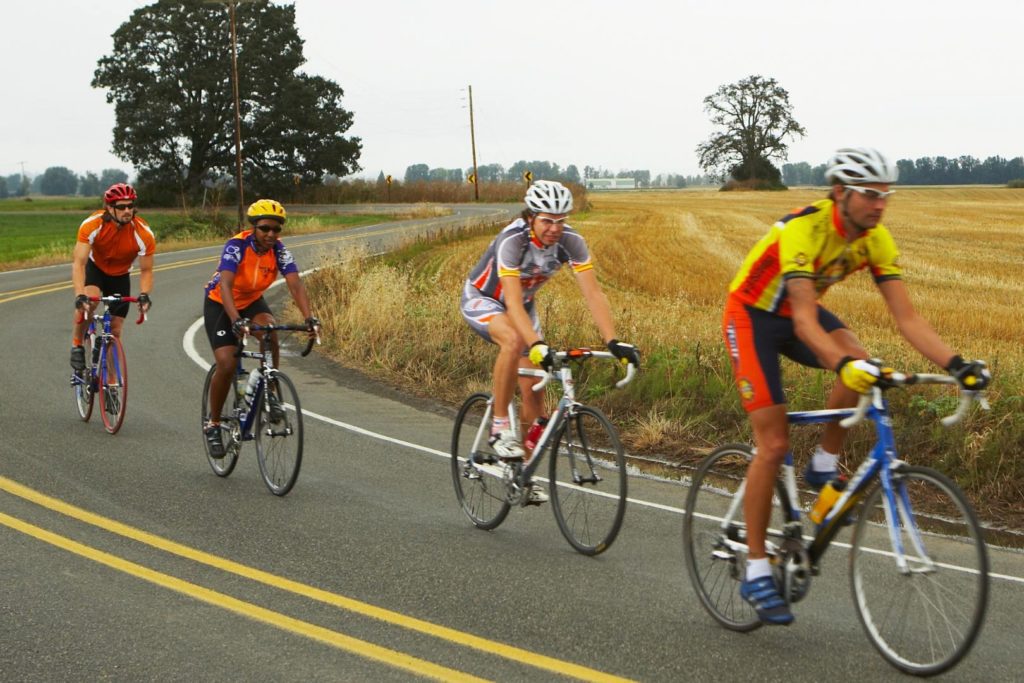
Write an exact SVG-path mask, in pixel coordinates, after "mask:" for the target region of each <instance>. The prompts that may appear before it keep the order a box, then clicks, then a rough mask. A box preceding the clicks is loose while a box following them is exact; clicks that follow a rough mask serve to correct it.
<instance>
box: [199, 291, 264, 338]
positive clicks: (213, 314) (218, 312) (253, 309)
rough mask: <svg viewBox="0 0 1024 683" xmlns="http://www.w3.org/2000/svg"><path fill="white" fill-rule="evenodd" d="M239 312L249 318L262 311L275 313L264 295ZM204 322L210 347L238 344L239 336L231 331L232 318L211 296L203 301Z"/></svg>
mask: <svg viewBox="0 0 1024 683" xmlns="http://www.w3.org/2000/svg"><path fill="white" fill-rule="evenodd" d="M238 313H239V314H240V315H241V316H242V317H243V318H248V319H249V320H252V319H253V318H255V317H256V316H257V315H258V314H260V313H268V314H270V315H273V313H271V311H270V306H269V304H267V300H266V299H264V298H263V297H262V296H261V297H260V298H259V299H256V301H253V302H252V303H251V304H249V305H248V306H247V307H245V308H243V309H242V310H241V311H239V312H238ZM203 323H204V325H205V327H206V336H207V337H209V339H210V348H213V349H219V348H220V347H222V346H235V345H237V344H238V337H236V336H235V333H234V332H232V331H231V319H230V318H229V317H228V314H227V313H226V312H225V311H224V306H223V305H222V304H220V303H218V302H216V301H214V300H213V299H211V298H209V297H207V298H206V299H204V302H203Z"/></svg>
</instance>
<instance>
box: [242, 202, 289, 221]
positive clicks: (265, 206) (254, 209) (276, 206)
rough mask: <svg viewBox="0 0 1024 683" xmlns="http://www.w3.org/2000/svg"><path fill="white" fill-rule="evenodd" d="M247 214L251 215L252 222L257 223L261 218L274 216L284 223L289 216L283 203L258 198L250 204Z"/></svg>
mask: <svg viewBox="0 0 1024 683" xmlns="http://www.w3.org/2000/svg"><path fill="white" fill-rule="evenodd" d="M246 215H247V216H248V217H249V222H250V223H256V221H258V220H259V219H261V218H273V219H274V220H276V221H280V222H281V223H284V221H285V217H286V216H287V214H286V213H285V210H284V207H283V206H281V203H280V202H275V201H274V200H273V199H257V200H256V201H254V202H253V203H252V204H250V205H249V210H248V211H247V212H246Z"/></svg>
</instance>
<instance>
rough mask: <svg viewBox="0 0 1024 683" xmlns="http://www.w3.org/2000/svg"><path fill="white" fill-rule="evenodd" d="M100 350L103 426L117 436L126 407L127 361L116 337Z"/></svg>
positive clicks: (111, 338) (110, 339)
mask: <svg viewBox="0 0 1024 683" xmlns="http://www.w3.org/2000/svg"><path fill="white" fill-rule="evenodd" d="M101 348H102V351H101V352H100V367H99V375H100V401H101V403H100V406H101V408H102V409H103V412H102V413H101V415H103V426H104V427H106V429H107V431H108V432H110V433H111V434H117V430H119V429H121V425H122V424H123V423H124V412H125V410H126V409H127V407H128V359H127V358H126V357H125V355H124V347H123V346H122V345H121V340H120V339H119V338H118V337H115V336H113V335H111V336H110V337H108V338H107V339H106V341H104V342H103V344H102V346H101Z"/></svg>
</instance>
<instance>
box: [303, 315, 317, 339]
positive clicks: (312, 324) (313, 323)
mask: <svg viewBox="0 0 1024 683" xmlns="http://www.w3.org/2000/svg"><path fill="white" fill-rule="evenodd" d="M306 329H307V330H309V336H311V337H315V336H317V335H318V334H319V333H320V318H317V317H316V316H315V315H311V316H309V317H308V318H306Z"/></svg>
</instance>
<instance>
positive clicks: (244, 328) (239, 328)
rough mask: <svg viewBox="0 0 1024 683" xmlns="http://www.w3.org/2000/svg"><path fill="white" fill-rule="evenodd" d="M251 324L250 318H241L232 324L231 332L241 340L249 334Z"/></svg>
mask: <svg viewBox="0 0 1024 683" xmlns="http://www.w3.org/2000/svg"><path fill="white" fill-rule="evenodd" d="M249 323H250V320H249V319H248V318H239V319H238V320H236V321H235V322H233V323H231V331H232V332H233V333H234V334H235V336H236V337H238V338H239V339H241V338H242V337H243V336H244V335H247V334H249Z"/></svg>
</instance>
